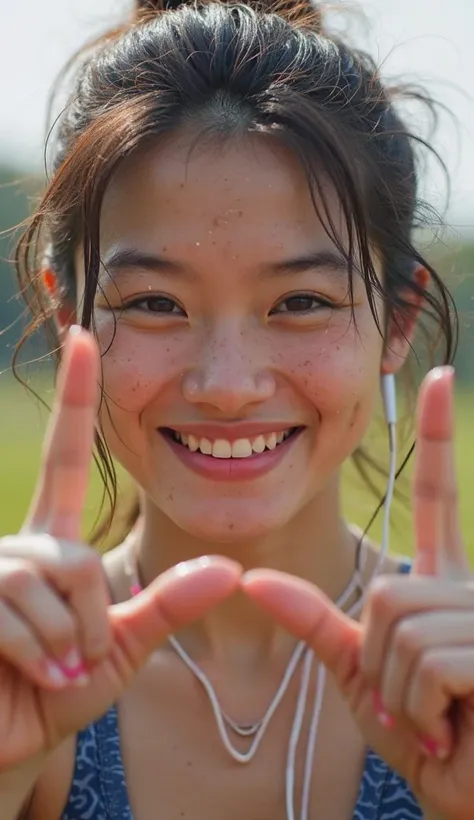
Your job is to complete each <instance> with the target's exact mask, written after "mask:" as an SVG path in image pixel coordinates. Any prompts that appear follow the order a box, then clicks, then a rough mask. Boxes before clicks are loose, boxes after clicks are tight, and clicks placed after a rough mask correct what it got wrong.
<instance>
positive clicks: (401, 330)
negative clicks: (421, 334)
mask: <svg viewBox="0 0 474 820" xmlns="http://www.w3.org/2000/svg"><path fill="white" fill-rule="evenodd" d="M413 277H414V279H415V281H416V284H417V286H418V288H419V290H420V293H416V292H415V291H413V290H411V289H410V290H408V289H405V291H404V292H403V293H402V297H403V302H404V305H405V307H404V308H403V309H402V310H396V311H394V312H393V313H392V315H391V317H390V319H389V322H388V326H387V337H386V340H385V346H384V352H383V356H382V362H381V367H380V372H381V374H382V375H387V374H390V373H394V374H395V373H397V372H398V371H399V370H400V368H401V367H402V365H403V364H404V362H405V360H406V358H407V356H408V353H409V352H410V347H411V344H412V342H413V339H414V337H415V331H416V326H417V323H418V319H419V316H420V311H421V308H422V306H423V302H424V296H423V295H422V293H424V292H425V291H426V288H427V287H428V283H429V279H430V274H429V272H428V271H427V270H426V268H424V267H422V266H421V265H419V266H418V267H417V268H416V269H415V271H414V274H413Z"/></svg>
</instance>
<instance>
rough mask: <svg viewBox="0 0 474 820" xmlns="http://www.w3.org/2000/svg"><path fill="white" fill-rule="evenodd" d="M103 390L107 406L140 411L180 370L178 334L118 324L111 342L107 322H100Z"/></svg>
mask: <svg viewBox="0 0 474 820" xmlns="http://www.w3.org/2000/svg"><path fill="white" fill-rule="evenodd" d="M97 338H98V342H99V346H100V349H101V351H103V355H102V374H103V385H104V391H105V393H106V395H107V397H108V398H109V404H110V408H111V409H112V408H113V406H115V407H116V408H117V409H119V410H124V411H126V412H127V413H132V414H134V413H135V414H136V413H141V412H142V411H143V410H144V409H145V407H146V406H147V405H148V404H149V403H150V402H151V401H152V400H153V399H154V397H155V396H156V395H157V394H159V393H160V392H161V391H162V390H163V389H164V388H165V387H166V386H167V385H168V384H169V383H170V382H171V381H172V380H173V379H174V378H175V377H176V374H177V373H179V372H180V365H179V362H180V361H181V351H180V348H181V345H180V343H179V340H178V339H177V338H173V337H171V335H170V336H169V337H166V338H164V337H163V336H162V335H160V336H158V335H157V334H153V333H140V332H137V330H136V329H134V328H131V327H130V326H127V325H120V322H119V323H118V324H117V329H116V333H115V336H114V337H113V341H112V343H110V338H111V332H110V328H109V327H108V326H105V327H104V326H101V327H100V326H99V327H98V332H97Z"/></svg>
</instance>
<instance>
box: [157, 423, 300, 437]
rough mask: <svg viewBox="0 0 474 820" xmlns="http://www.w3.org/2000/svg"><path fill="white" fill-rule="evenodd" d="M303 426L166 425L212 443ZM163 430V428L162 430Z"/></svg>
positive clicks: (251, 424) (285, 424) (282, 424)
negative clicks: (217, 440) (218, 440)
mask: <svg viewBox="0 0 474 820" xmlns="http://www.w3.org/2000/svg"><path fill="white" fill-rule="evenodd" d="M302 426H303V425H301V424H295V423H294V422H293V423H288V422H284V421H253V422H233V423H231V422H229V423H227V424H210V423H208V422H194V423H189V424H173V425H166V427H167V428H168V429H169V430H174V431H175V432H176V433H181V434H183V433H184V435H193V436H195V437H196V438H207V439H210V440H211V441H215V440H216V439H224V440H225V441H230V442H232V441H237V439H241V438H248V439H251V438H254V437H255V436H259V435H266V434H267V433H283V432H285V431H286V430H291V429H294V428H295V427H302ZM162 429H163V428H162Z"/></svg>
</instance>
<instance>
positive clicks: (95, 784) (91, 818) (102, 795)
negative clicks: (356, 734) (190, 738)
mask: <svg viewBox="0 0 474 820" xmlns="http://www.w3.org/2000/svg"><path fill="white" fill-rule="evenodd" d="M409 570H410V566H409V564H403V565H402V567H401V571H402V572H409ZM62 820H133V814H132V810H131V808H130V803H129V799H128V794H127V786H126V783H125V773H124V767H123V762H122V754H121V750H120V736H119V728H118V716H117V709H116V707H115V706H113V707H112V708H111V709H109V711H108V712H106V714H105V715H104V716H103V717H101V718H100V719H99V720H97V721H96V722H95V723H92V724H90V725H89V726H86V727H85V729H83V730H82V731H81V732H79V734H78V737H77V751H76V763H75V770H74V778H73V782H72V786H71V791H70V793H69V799H68V803H67V806H66V809H65V811H64V814H63V816H62ZM352 820H423V813H422V811H421V809H420V807H419V805H418V803H417V802H416V800H415V797H414V795H413V794H412V792H411V790H410V788H409V786H408V785H407V783H406V781H405V780H403V779H402V778H401V777H399V775H397V774H396V773H395V772H394V771H393V770H392V769H390V768H389V767H388V766H387V764H386V763H385V762H384V761H383V760H382V759H381V758H380V757H379V756H378V755H376V754H375V753H374V752H373V751H371V750H370V749H369V750H368V751H367V756H366V761H365V767H364V772H363V775H362V780H361V784H360V789H359V795H358V798H357V804H356V807H355V810H354V814H353V819H352Z"/></svg>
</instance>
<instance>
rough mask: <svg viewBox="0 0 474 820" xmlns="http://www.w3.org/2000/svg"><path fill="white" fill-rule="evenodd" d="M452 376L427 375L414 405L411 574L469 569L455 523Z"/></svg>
mask: <svg viewBox="0 0 474 820" xmlns="http://www.w3.org/2000/svg"><path fill="white" fill-rule="evenodd" d="M453 376H454V372H453V370H452V368H449V367H439V368H435V369H434V370H432V371H431V372H430V373H429V374H428V376H427V377H426V379H425V380H424V382H423V384H422V386H421V389H420V394H419V400H418V419H417V445H416V452H415V470H414V477H413V516H414V524H415V546H416V556H415V572H417V573H418V574H423V575H449V576H450V577H457V576H459V575H464V573H465V572H466V571H467V570H468V561H467V557H466V555H465V552H464V548H463V544H462V538H461V530H460V524H459V514H458V503H457V481H456V471H455V458H454V402H453Z"/></svg>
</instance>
